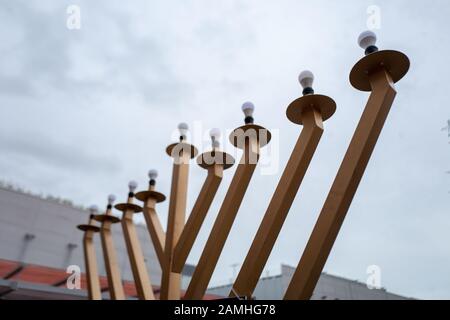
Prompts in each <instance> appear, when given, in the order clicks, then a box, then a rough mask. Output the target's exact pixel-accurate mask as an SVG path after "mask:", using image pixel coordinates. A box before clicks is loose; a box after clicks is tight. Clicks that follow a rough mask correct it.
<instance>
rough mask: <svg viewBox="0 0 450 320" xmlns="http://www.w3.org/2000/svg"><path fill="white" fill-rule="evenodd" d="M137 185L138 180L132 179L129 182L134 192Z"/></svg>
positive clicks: (130, 188)
mask: <svg viewBox="0 0 450 320" xmlns="http://www.w3.org/2000/svg"><path fill="white" fill-rule="evenodd" d="M137 186H138V184H137V182H136V181H134V180H131V181H130V182H129V183H128V189H129V190H130V192H134V190H136V188H137Z"/></svg>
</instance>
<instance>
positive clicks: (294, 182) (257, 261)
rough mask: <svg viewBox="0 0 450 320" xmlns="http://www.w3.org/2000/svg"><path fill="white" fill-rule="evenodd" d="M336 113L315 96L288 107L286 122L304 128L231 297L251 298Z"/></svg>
mask: <svg viewBox="0 0 450 320" xmlns="http://www.w3.org/2000/svg"><path fill="white" fill-rule="evenodd" d="M335 110H336V104H335V103H334V101H333V100H332V99H331V98H328V97H326V96H322V95H314V94H308V95H305V96H303V97H301V98H299V99H297V100H295V101H294V102H293V103H292V104H291V105H290V106H289V107H288V110H287V115H288V118H289V119H290V120H291V121H292V122H294V123H297V124H303V126H304V128H303V130H302V132H301V134H300V136H299V138H298V140H297V143H296V145H295V147H294V150H293V151H292V154H291V157H290V158H289V161H288V163H287V165H286V168H285V170H284V172H283V175H282V176H281V179H280V181H279V182H278V186H277V188H276V190H275V193H274V195H273V197H272V200H271V201H270V204H269V206H268V208H267V211H266V213H265V215H264V218H263V220H262V222H261V224H260V226H259V229H258V232H257V233H256V236H255V238H254V239H253V243H252V245H251V247H250V249H249V251H248V253H247V256H246V258H245V260H244V263H243V265H242V267H241V270H240V271H239V274H238V276H237V278H236V281H235V282H234V284H233V289H232V290H231V292H230V297H234V296H236V295H238V296H239V297H248V298H251V297H252V294H253V291H254V290H255V288H256V285H257V284H258V280H259V277H260V276H261V273H262V272H263V269H264V266H265V264H266V263H267V259H268V258H269V255H270V252H271V251H272V248H273V246H274V244H275V241H276V239H277V238H278V235H279V233H280V231H281V228H282V226H283V223H284V221H285V219H286V217H287V215H288V212H289V209H290V208H291V205H292V202H293V201H294V199H295V196H296V194H297V192H298V189H299V188H300V185H301V182H302V180H303V177H304V176H305V173H306V170H307V169H308V166H309V164H310V162H311V159H312V157H313V155H314V152H315V150H316V148H317V145H318V144H319V141H320V138H321V136H322V132H323V121H324V120H327V119H328V118H329V117H331V116H332V115H333V113H334V111H335Z"/></svg>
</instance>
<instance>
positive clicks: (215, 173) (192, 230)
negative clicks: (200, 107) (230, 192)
mask: <svg viewBox="0 0 450 320" xmlns="http://www.w3.org/2000/svg"><path fill="white" fill-rule="evenodd" d="M216 132H217V131H216V130H214V131H213V130H211V137H212V140H213V150H212V151H210V152H205V153H203V154H201V155H200V156H198V158H197V163H198V165H199V166H200V167H202V168H203V169H206V170H208V175H207V177H206V180H205V182H204V183H203V186H202V189H201V190H200V193H199V195H198V197H197V201H196V202H195V204H194V207H193V208H192V212H191V214H190V215H189V218H188V220H187V222H186V225H185V227H184V228H183V232H182V233H181V235H180V238H179V239H178V242H177V244H176V246H175V250H174V254H173V255H174V258H173V265H172V271H174V272H177V273H181V272H182V270H183V267H184V265H185V263H186V260H187V257H188V255H189V252H190V251H191V249H192V246H193V245H194V242H195V239H196V238H197V235H198V233H199V231H200V228H201V226H202V224H203V221H204V220H205V217H206V214H207V213H208V210H209V208H210V206H211V203H212V201H213V200H214V197H215V195H216V192H217V190H218V189H219V186H220V182H221V181H222V177H223V170H226V169H228V168H230V167H232V166H233V164H234V158H233V157H232V156H231V155H229V154H227V153H224V152H221V151H219V150H218V141H217V140H216V139H218V137H217V136H213V134H214V133H216ZM219 136H220V132H219Z"/></svg>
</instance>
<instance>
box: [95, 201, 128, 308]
mask: <svg viewBox="0 0 450 320" xmlns="http://www.w3.org/2000/svg"><path fill="white" fill-rule="evenodd" d="M110 198H111V197H110ZM113 201H114V199H112V200H111V201H110V203H109V204H108V208H107V210H106V213H105V214H102V215H97V216H95V220H97V221H99V222H101V228H100V237H101V241H102V248H103V257H104V260H105V269H106V276H107V278H108V288H109V295H110V297H111V299H112V300H125V292H124V290H123V284H122V278H121V275H120V269H119V265H118V261H117V253H116V248H115V246H114V241H113V238H112V230H111V227H112V224H114V223H118V222H120V219H119V218H116V217H114V216H113V215H112V214H111V209H112V202H113Z"/></svg>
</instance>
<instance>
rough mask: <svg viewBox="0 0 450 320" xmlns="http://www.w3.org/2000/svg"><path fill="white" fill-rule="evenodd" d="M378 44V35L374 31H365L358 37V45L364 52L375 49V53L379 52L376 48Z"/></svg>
mask: <svg viewBox="0 0 450 320" xmlns="http://www.w3.org/2000/svg"><path fill="white" fill-rule="evenodd" d="M376 43H377V35H376V34H375V32H373V31H364V32H363V33H361V34H360V35H359V37H358V44H359V46H360V47H361V48H363V49H364V50H367V49H369V48H371V47H373V48H374V49H375V50H374V51H377V48H376V47H375V44H376ZM372 52H373V51H372ZM369 53H371V52H369Z"/></svg>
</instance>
